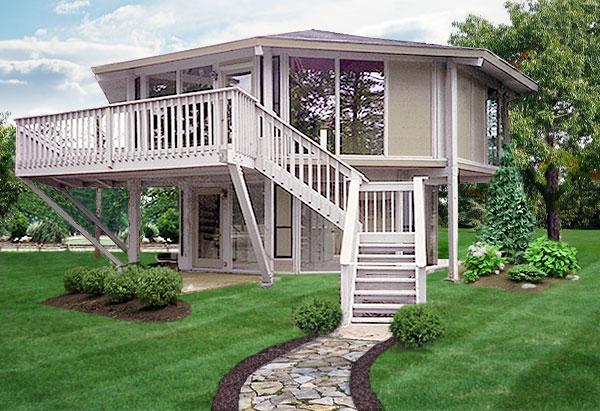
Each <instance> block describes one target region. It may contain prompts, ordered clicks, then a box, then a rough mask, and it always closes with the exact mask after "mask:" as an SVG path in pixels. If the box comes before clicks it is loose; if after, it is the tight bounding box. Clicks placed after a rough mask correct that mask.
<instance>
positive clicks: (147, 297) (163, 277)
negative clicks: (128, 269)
mask: <svg viewBox="0 0 600 411" xmlns="http://www.w3.org/2000/svg"><path fill="white" fill-rule="evenodd" d="M182 285H183V282H182V279H181V274H180V273H178V272H177V271H174V270H171V269H169V268H166V267H153V268H148V269H145V270H143V271H142V273H141V275H140V277H139V279H138V285H137V292H136V293H137V296H138V298H139V300H140V302H141V303H142V304H144V305H149V306H152V307H162V306H165V305H168V304H173V303H174V302H175V301H177V297H178V296H179V294H180V293H181V287H182Z"/></svg>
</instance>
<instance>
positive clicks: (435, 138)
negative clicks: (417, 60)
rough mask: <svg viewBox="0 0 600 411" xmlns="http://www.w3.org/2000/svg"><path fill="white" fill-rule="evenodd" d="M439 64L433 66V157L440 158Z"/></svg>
mask: <svg viewBox="0 0 600 411" xmlns="http://www.w3.org/2000/svg"><path fill="white" fill-rule="evenodd" d="M437 88H438V83H437V64H436V62H435V61H434V62H432V64H431V157H433V158H437V157H438V156H439V150H438V114H437V113H438V101H437V92H438V91H437Z"/></svg>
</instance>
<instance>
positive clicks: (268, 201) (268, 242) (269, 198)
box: [265, 179, 275, 270]
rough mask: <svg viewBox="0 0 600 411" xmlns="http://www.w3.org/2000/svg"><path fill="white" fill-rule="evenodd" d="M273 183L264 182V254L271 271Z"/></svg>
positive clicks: (270, 181)
mask: <svg viewBox="0 0 600 411" xmlns="http://www.w3.org/2000/svg"><path fill="white" fill-rule="evenodd" d="M274 245H275V183H273V181H272V180H268V179H267V180H265V253H266V254H267V259H268V262H269V267H270V268H271V270H273V268H274V259H273V256H274V255H275V249H274Z"/></svg>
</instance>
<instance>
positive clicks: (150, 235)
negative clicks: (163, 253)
mask: <svg viewBox="0 0 600 411" xmlns="http://www.w3.org/2000/svg"><path fill="white" fill-rule="evenodd" d="M142 232H143V236H144V238H147V239H148V241H154V239H155V238H156V237H158V234H159V232H158V228H157V227H156V226H155V225H154V224H152V223H148V224H145V225H144V228H143V229H142Z"/></svg>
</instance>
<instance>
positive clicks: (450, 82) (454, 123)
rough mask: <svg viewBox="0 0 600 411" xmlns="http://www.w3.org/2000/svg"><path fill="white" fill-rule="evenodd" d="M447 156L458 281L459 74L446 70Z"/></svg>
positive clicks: (451, 267)
mask: <svg viewBox="0 0 600 411" xmlns="http://www.w3.org/2000/svg"><path fill="white" fill-rule="evenodd" d="M446 70H447V72H446V110H445V112H446V150H447V153H446V156H447V158H448V167H447V172H448V279H449V280H451V281H457V280H458V172H459V170H458V73H457V69H456V65H455V64H454V63H451V62H448V63H447V68H446Z"/></svg>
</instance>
